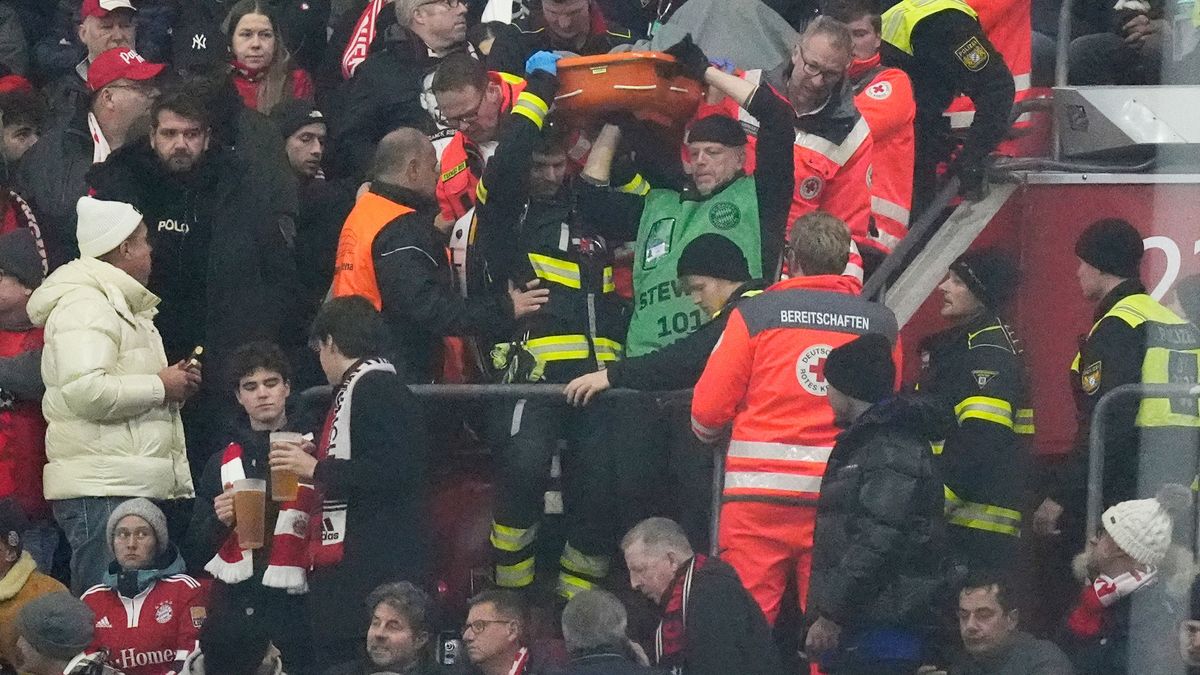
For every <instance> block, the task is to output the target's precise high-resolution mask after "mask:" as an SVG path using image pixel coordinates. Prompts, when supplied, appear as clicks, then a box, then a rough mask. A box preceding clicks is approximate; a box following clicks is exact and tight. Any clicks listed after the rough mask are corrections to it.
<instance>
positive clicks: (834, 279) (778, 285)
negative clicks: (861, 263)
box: [767, 274, 862, 295]
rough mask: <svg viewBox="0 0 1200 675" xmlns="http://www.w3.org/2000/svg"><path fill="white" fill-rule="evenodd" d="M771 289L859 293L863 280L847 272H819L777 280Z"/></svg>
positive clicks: (768, 290)
mask: <svg viewBox="0 0 1200 675" xmlns="http://www.w3.org/2000/svg"><path fill="white" fill-rule="evenodd" d="M770 291H831V292H833V293H849V294H850V295H858V294H859V293H862V282H861V281H859V280H858V279H856V278H855V277H852V276H848V275H845V274H818V275H816V276H811V277H794V278H791V279H783V280H782V281H777V282H775V283H774V284H772V285H771V286H770V288H768V289H767V292H770Z"/></svg>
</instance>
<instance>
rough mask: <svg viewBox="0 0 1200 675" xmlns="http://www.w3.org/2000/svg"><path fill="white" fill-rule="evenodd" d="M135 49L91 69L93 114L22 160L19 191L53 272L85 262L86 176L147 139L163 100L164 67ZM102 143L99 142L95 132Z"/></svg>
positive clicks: (112, 54) (66, 125) (64, 123)
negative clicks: (80, 231) (79, 215)
mask: <svg viewBox="0 0 1200 675" xmlns="http://www.w3.org/2000/svg"><path fill="white" fill-rule="evenodd" d="M131 54H133V55H135V56H136V53H135V52H133V50H131V49H127V48H121V49H113V50H109V51H108V52H105V53H104V54H102V55H101V56H100V57H99V58H98V59H97V61H98V63H99V65H98V64H97V63H93V64H92V68H90V69H89V74H90V75H92V80H91V87H92V89H93V91H94V92H95V93H94V94H92V98H91V108H90V110H81V111H78V113H77V114H76V115H75V116H74V117H72V118H71V119H69V120H61V121H59V122H57V123H55V124H54V125H53V126H52V127H51V128H50V129H49V130H48V131H46V133H44V134H42V137H41V138H40V139H39V140H38V142H37V143H35V144H34V145H33V147H32V148H30V149H29V151H28V152H27V153H25V156H24V157H22V159H21V166H20V168H19V169H18V171H17V180H16V185H17V191H18V192H19V193H20V194H21V195H22V196H23V197H25V199H26V200H28V202H29V205H30V207H32V208H33V212H34V213H35V214H36V215H37V218H38V223H39V224H40V225H41V228H42V237H43V239H44V241H45V244H46V257H47V259H48V261H49V265H50V271H54V270H55V269H56V268H58V267H59V266H60V265H62V264H64V263H66V262H68V261H70V260H73V259H75V258H77V257H79V248H78V244H77V242H76V241H75V202H76V201H78V200H79V198H80V197H82V196H84V195H86V194H87V181H86V179H85V176H86V175H87V172H88V171H89V170H90V169H91V167H92V165H93V164H94V163H97V162H102V161H104V160H105V159H106V158H107V156H108V153H109V152H112V151H116V150H118V149H120V148H122V147H123V146H125V145H126V144H129V143H133V142H135V141H137V140H139V139H141V138H143V137H144V136H145V134H146V130H147V128H148V126H149V124H148V120H149V114H150V105H151V104H152V103H153V101H154V98H155V97H156V96H157V95H158V89H157V87H156V86H155V84H154V78H155V77H156V76H157V75H158V74H159V73H160V72H162V69H163V66H162V65H161V64H153V63H145V62H143V61H141V60H140V57H138V58H133V57H132V56H130V55H131ZM93 125H94V126H95V128H96V129H98V130H99V133H98V137H99V138H100V140H101V141H102V142H100V143H97V142H96V141H95V140H93V137H92V134H91V133H90V127H91V126H93Z"/></svg>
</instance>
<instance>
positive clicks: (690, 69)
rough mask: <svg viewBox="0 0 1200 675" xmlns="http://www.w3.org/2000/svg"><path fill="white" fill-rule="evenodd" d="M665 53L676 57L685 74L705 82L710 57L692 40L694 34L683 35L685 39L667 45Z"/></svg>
mask: <svg viewBox="0 0 1200 675" xmlns="http://www.w3.org/2000/svg"><path fill="white" fill-rule="evenodd" d="M665 53H667V54H670V55H671V56H674V57H675V61H676V62H678V63H679V65H680V67H681V68H682V71H683V75H684V76H685V77H688V78H691V79H693V80H696V81H697V82H700V83H701V84H703V83H704V71H706V70H708V66H709V63H708V57H707V56H705V55H704V50H703V49H700V47H699V46H698V45H697V44H696V43H695V42H692V34H691V33H688V34H687V35H684V36H683V39H682V40H680V41H679V42H676V43H675V44H673V45H671V46H670V47H667V49H666V50H665Z"/></svg>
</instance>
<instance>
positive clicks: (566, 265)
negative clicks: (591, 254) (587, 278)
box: [528, 253, 617, 293]
mask: <svg viewBox="0 0 1200 675" xmlns="http://www.w3.org/2000/svg"><path fill="white" fill-rule="evenodd" d="M528 256H529V264H530V266H531V267H533V273H534V274H535V275H536V276H537V278H539V279H544V280H546V281H550V282H553V283H556V284H560V285H562V286H566V287H567V288H574V289H581V288H583V276H582V273H581V272H580V270H579V263H576V262H571V261H570V260H563V259H561V258H554V257H552V256H548V255H543V254H541V253H530V254H528ZM615 290H617V286H616V283H615V282H614V281H613V268H612V266H607V267H605V268H604V270H603V272H602V278H601V291H602V292H604V293H612V292H613V291H615Z"/></svg>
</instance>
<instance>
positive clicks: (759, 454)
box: [692, 275, 898, 504]
mask: <svg viewBox="0 0 1200 675" xmlns="http://www.w3.org/2000/svg"><path fill="white" fill-rule="evenodd" d="M860 288H861V286H860V285H859V284H858V282H857V281H856V280H855V279H853V278H850V277H847V276H837V275H825V276H814V277H799V278H796V279H787V280H784V281H781V282H779V283H777V284H774V285H773V286H771V287H770V288H768V289H767V290H766V292H764V293H763V294H762V295H758V296H755V297H753V298H747V299H745V300H743V301H741V302H740V303H738V306H737V307H736V308H735V309H733V310H732V311H731V312H730V314H729V323H728V324H727V325H726V327H725V332H724V333H723V334H722V336H721V341H720V343H719V344H718V345H717V346H716V348H715V349H714V350H713V353H712V355H711V356H710V357H709V359H708V364H707V365H706V366H705V368H704V374H703V375H701V376H700V381H699V382H697V383H696V388H695V391H694V393H693V396H692V430H693V431H694V432H695V433H696V435H697V436H699V437H700V438H701V439H702V440H705V441H710V442H711V441H713V440H715V439H716V438H717V437H719V435H720V433H721V429H722V428H724V427H725V426H726V425H727V424H729V423H730V422H731V421H732V423H733V433H732V440H731V441H730V443H729V452H728V454H727V456H726V460H725V491H724V498H725V500H726V501H784V502H788V503H796V504H815V503H816V500H817V497H818V496H819V495H820V491H821V478H822V476H824V475H825V465H826V463H827V462H828V461H829V454H830V452H832V451H833V446H834V443H835V442H836V438H837V435H838V433H839V429H838V428H837V427H836V426H835V425H834V423H833V409H832V408H831V407H830V405H829V399H828V398H827V394H826V392H827V389H828V384H827V383H826V381H825V374H824V367H825V359H826V358H827V357H828V356H829V352H830V351H832V350H833V349H835V348H837V347H840V346H841V345H843V344H846V343H847V342H850V341H852V340H854V339H856V338H857V337H858V336H860V335H862V334H865V333H880V334H883V335H886V336H887V337H888V338H889V339H890V340H892V342H893V343H896V341H897V327H896V317H895V315H894V314H892V312H891V310H889V309H888V308H887V307H885V306H883V305H881V304H878V303H874V302H868V301H867V300H864V299H862V298H861V297H859V296H858V292H859V289H860ZM897 352H898V348H897Z"/></svg>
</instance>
